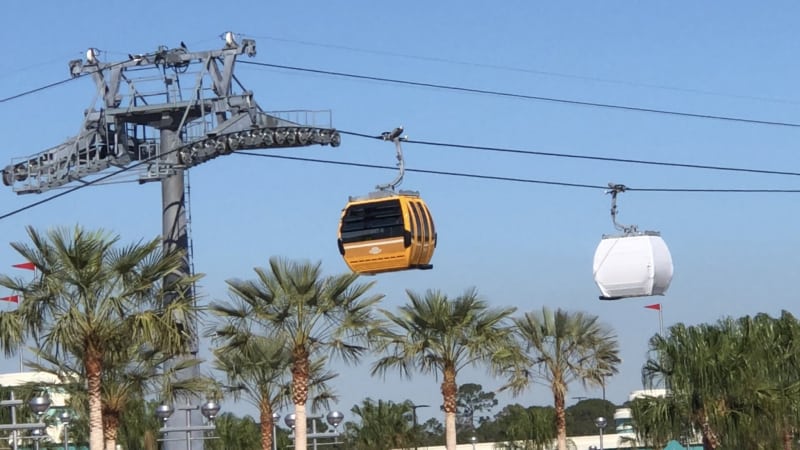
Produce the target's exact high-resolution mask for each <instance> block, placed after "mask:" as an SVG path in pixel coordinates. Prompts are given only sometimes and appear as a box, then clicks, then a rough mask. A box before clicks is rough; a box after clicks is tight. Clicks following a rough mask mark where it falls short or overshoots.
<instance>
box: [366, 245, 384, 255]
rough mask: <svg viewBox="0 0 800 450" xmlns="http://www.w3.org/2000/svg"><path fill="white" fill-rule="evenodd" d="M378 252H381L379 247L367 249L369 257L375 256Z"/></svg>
mask: <svg viewBox="0 0 800 450" xmlns="http://www.w3.org/2000/svg"><path fill="white" fill-rule="evenodd" d="M380 252H382V250H381V248H380V247H372V248H371V249H369V254H370V255H377V254H378V253H380Z"/></svg>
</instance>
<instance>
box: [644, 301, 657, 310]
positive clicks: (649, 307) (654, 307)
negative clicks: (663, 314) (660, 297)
mask: <svg viewBox="0 0 800 450" xmlns="http://www.w3.org/2000/svg"><path fill="white" fill-rule="evenodd" d="M645 308H648V309H655V310H656V311H661V303H653V304H652V305H647V306H645Z"/></svg>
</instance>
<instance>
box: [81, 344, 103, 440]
mask: <svg viewBox="0 0 800 450" xmlns="http://www.w3.org/2000/svg"><path fill="white" fill-rule="evenodd" d="M101 361H102V358H101V357H100V355H99V352H97V351H96V350H95V349H94V348H93V347H92V346H91V345H90V348H89V349H88V351H87V352H86V357H85V363H84V365H85V366H86V386H87V390H88V397H89V450H103V446H104V442H103V402H102V393H101V391H100V386H101V380H100V379H101V376H102V370H103V365H102V362H101Z"/></svg>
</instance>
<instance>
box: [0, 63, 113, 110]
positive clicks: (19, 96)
mask: <svg viewBox="0 0 800 450" xmlns="http://www.w3.org/2000/svg"><path fill="white" fill-rule="evenodd" d="M125 62H126V61H121V62H117V63H113V64H108V65H106V66H105V67H103V68H101V69H96V70H95V71H94V72H101V71H103V70H106V69H110V68H113V67H116V66H119V65H121V64H124V63H125ZM94 72H86V73H82V74H78V75H75V76H72V77H69V78H65V79H63V80H61V81H56V82H54V83H50V84H46V85H44V86H40V87H37V88H34V89H30V90H27V91H24V92H20V93H19V94H14V95H12V96H10V97H6V98H2V99H0V103H6V102H9V101H11V100H15V99H18V98H21V97H25V96H27V95H31V94H35V93H37V92H41V91H44V90H47V89H50V88H53V87H56V86H59V85H62V84H66V83H69V82H70V81H72V80H77V79H78V78H83V77H85V76H86V75H89V74H91V73H94Z"/></svg>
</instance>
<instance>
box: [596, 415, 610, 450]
mask: <svg viewBox="0 0 800 450" xmlns="http://www.w3.org/2000/svg"><path fill="white" fill-rule="evenodd" d="M606 425H608V421H607V420H606V418H605V417H603V416H600V417H598V418H596V419H594V426H596V427H597V429H598V430H599V431H600V450H603V429H604V428H605V427H606Z"/></svg>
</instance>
